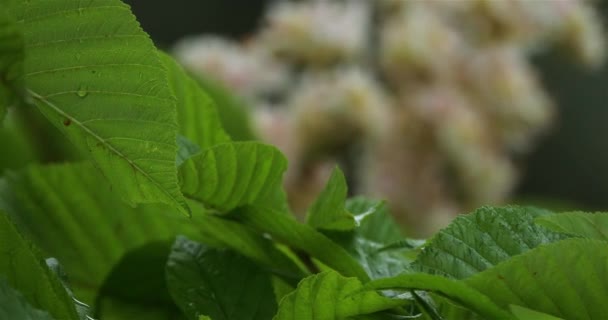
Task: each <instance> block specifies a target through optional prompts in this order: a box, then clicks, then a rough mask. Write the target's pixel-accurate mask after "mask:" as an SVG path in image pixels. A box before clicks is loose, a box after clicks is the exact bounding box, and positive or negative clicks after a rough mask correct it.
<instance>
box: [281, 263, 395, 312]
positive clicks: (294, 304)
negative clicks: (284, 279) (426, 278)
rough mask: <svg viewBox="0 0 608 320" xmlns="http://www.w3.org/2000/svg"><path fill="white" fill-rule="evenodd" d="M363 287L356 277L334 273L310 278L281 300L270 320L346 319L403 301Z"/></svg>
mask: <svg viewBox="0 0 608 320" xmlns="http://www.w3.org/2000/svg"><path fill="white" fill-rule="evenodd" d="M362 288H363V286H362V285H361V282H360V281H359V280H358V279H356V278H346V277H343V276H340V275H339V274H338V273H336V272H334V271H327V272H323V273H320V274H316V275H313V276H310V277H308V278H306V279H304V280H302V281H301V282H300V284H299V285H298V287H297V288H296V290H295V291H294V292H292V293H290V294H288V295H287V296H285V298H283V300H281V303H280V304H279V311H278V313H277V315H276V316H275V317H274V318H273V319H274V320H292V319H293V320H316V319H336V320H340V319H347V318H349V317H353V316H357V315H362V314H370V313H374V312H377V311H381V310H386V309H390V308H394V307H397V306H400V305H403V304H404V301H400V300H396V299H389V298H386V297H383V296H381V295H379V294H378V293H376V292H375V291H370V290H361V289H362Z"/></svg>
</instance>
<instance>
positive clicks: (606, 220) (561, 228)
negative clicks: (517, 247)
mask: <svg viewBox="0 0 608 320" xmlns="http://www.w3.org/2000/svg"><path fill="white" fill-rule="evenodd" d="M536 223H538V224H540V225H541V226H544V227H546V228H548V229H551V230H553V231H555V232H561V233H565V234H569V235H572V236H576V237H583V238H589V239H598V240H608V213H605V212H598V213H586V212H564V213H558V214H552V215H546V216H541V217H538V218H536Z"/></svg>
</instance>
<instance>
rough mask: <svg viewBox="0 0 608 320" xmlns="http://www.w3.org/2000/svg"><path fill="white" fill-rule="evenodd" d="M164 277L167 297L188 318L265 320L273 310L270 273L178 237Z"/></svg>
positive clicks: (226, 253) (193, 319) (224, 252)
mask: <svg viewBox="0 0 608 320" xmlns="http://www.w3.org/2000/svg"><path fill="white" fill-rule="evenodd" d="M166 274H167V283H168V286H169V290H170V292H171V295H172V296H173V299H174V300H175V302H176V303H177V304H178V305H179V306H180V308H181V309H182V311H183V312H184V313H185V314H186V315H187V316H188V319H192V320H197V319H198V316H200V315H206V316H209V317H210V318H211V319H214V320H232V319H233V320H266V319H270V318H271V317H272V316H273V315H274V313H275V311H276V308H277V303H276V301H275V296H274V292H273V288H272V284H271V277H270V273H268V271H266V270H264V269H262V268H260V267H259V266H258V265H256V264H255V263H253V262H251V261H250V260H248V259H246V258H244V257H243V256H240V255H238V254H236V253H234V252H232V251H229V250H219V249H212V248H209V247H207V246H205V245H202V244H200V243H197V242H194V241H190V240H188V239H186V238H184V237H180V238H178V239H177V240H176V242H175V244H174V245H173V250H172V251H171V254H170V255H169V260H168V262H167V268H166Z"/></svg>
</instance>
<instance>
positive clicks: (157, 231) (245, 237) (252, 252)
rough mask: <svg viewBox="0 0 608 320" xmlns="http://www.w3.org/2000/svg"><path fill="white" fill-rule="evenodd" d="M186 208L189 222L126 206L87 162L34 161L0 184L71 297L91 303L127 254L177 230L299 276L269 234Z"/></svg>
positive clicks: (6, 203)
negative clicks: (55, 264)
mask: <svg viewBox="0 0 608 320" xmlns="http://www.w3.org/2000/svg"><path fill="white" fill-rule="evenodd" d="M190 205H191V206H192V208H193V218H192V219H188V218H186V217H185V216H181V215H175V212H173V211H172V210H174V209H171V208H167V207H164V206H157V205H142V206H139V207H138V208H131V207H129V206H127V205H126V204H124V203H123V202H121V201H120V198H119V195H118V194H117V192H116V190H112V189H111V188H110V187H109V186H108V184H107V182H106V181H105V180H104V179H103V178H102V177H100V175H99V174H98V173H97V172H96V170H94V168H93V167H92V166H90V165H87V164H66V165H52V166H31V167H28V169H27V170H24V171H21V172H19V173H15V172H13V173H10V174H8V176H7V177H6V178H5V180H4V181H0V208H4V209H6V211H7V212H9V213H10V214H11V215H12V216H13V217H15V218H16V219H17V221H18V222H19V223H20V225H22V226H23V227H24V228H25V230H27V231H29V234H31V236H32V239H33V240H34V241H35V242H36V243H37V244H38V245H39V246H40V247H41V248H42V249H43V250H44V251H45V252H47V253H48V255H49V256H54V257H57V258H58V259H59V260H60V261H61V263H62V264H63V266H64V267H65V269H66V271H67V273H68V274H69V275H70V278H71V280H72V281H71V283H72V286H73V288H74V291H75V293H76V296H77V297H80V298H81V299H82V300H83V301H85V302H86V303H88V304H91V303H92V302H93V301H95V298H96V297H97V295H98V293H99V291H100V289H101V287H102V285H103V284H104V282H105V281H106V279H107V278H108V277H109V276H110V274H111V272H112V270H113V269H114V267H116V266H117V265H118V264H119V263H120V261H121V260H122V259H123V258H124V257H125V256H126V255H127V253H129V252H131V251H133V250H135V249H140V248H142V247H144V246H146V245H149V244H152V243H166V244H167V248H169V246H170V244H171V243H172V242H173V239H174V237H175V236H176V235H178V234H184V235H187V236H189V237H191V238H193V239H196V240H203V241H204V242H205V243H207V244H210V245H214V246H223V247H229V248H233V249H235V250H237V251H238V252H240V253H241V254H243V255H246V256H247V257H249V258H251V259H254V260H255V261H258V262H260V263H261V264H263V265H264V266H266V267H268V268H272V269H277V272H278V270H280V271H281V272H282V273H281V276H284V277H286V278H290V279H291V281H294V280H293V279H299V277H301V276H302V271H300V269H299V268H298V267H297V266H296V265H295V264H294V263H293V262H292V261H291V260H290V259H289V258H287V257H286V256H285V255H284V254H283V253H281V252H280V251H279V250H278V249H276V248H275V247H274V246H273V244H272V242H271V241H270V240H269V239H266V238H264V237H263V236H262V235H259V234H257V233H255V232H254V231H253V230H251V229H249V228H248V227H246V226H243V225H241V224H239V223H237V222H234V221H229V220H224V219H220V218H219V217H216V216H213V215H211V214H208V213H206V212H205V211H204V210H203V209H202V207H201V206H200V205H198V204H196V203H190ZM167 250H168V249H167ZM75 252H77V253H78V255H75V254H74V253H75ZM162 265H163V266H164V262H163V263H162Z"/></svg>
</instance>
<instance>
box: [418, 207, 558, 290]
mask: <svg viewBox="0 0 608 320" xmlns="http://www.w3.org/2000/svg"><path fill="white" fill-rule="evenodd" d="M546 213H547V212H546V211H542V210H539V209H535V208H529V207H515V206H513V207H502V208H501V207H499V208H493V207H483V208H480V209H478V210H476V211H475V212H473V213H471V214H468V215H463V216H460V217H458V218H456V220H454V221H453V222H452V223H451V224H450V225H449V226H448V227H447V228H445V229H443V230H441V231H439V233H437V234H436V235H435V236H434V237H433V238H432V239H431V240H430V242H429V244H428V245H427V246H426V247H425V248H424V249H423V251H422V252H421V253H420V255H419V256H418V259H417V261H416V263H415V265H416V266H417V267H418V268H420V269H421V270H422V271H425V272H429V273H434V274H441V275H447V276H450V277H453V278H456V279H463V278H466V277H469V276H471V275H473V274H476V273H478V272H481V271H483V270H485V269H488V268H491V267H492V266H495V265H497V264H498V263H500V262H502V261H505V260H507V259H509V258H510V257H512V256H515V255H518V254H521V253H524V252H526V251H528V250H530V249H533V248H535V247H537V246H539V245H541V244H543V243H551V242H554V241H557V240H560V239H564V238H565V236H564V235H562V234H559V233H556V232H553V231H550V230H548V229H546V228H544V227H542V226H539V225H537V224H535V223H534V219H535V218H536V217H538V216H541V215H544V214H546Z"/></svg>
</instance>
